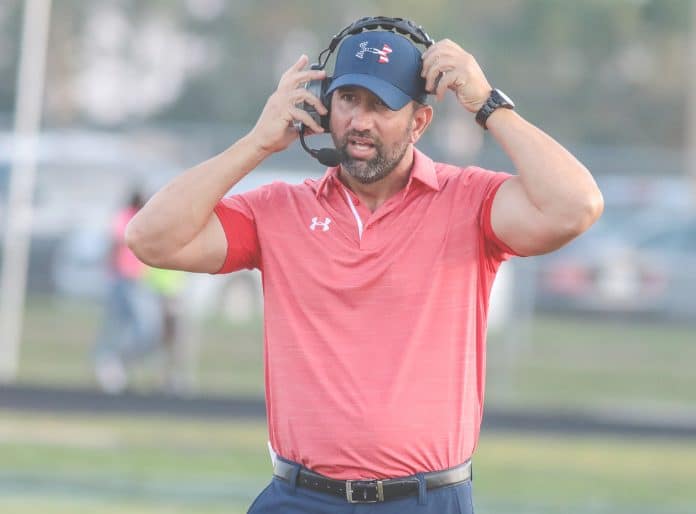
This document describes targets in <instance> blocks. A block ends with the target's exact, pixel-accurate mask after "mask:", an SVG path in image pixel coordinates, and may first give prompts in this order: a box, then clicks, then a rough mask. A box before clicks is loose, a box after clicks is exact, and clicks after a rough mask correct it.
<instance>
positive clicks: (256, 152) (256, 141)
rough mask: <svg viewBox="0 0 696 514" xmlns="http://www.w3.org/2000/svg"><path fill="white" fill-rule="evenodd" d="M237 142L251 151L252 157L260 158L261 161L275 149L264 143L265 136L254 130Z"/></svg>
mask: <svg viewBox="0 0 696 514" xmlns="http://www.w3.org/2000/svg"><path fill="white" fill-rule="evenodd" d="M237 143H238V144H241V145H242V146H244V148H246V149H247V151H248V152H250V154H251V157H252V158H255V159H258V161H259V162H261V161H262V160H264V159H265V158H266V157H268V156H269V155H271V154H272V153H273V150H271V149H270V148H269V147H268V146H267V145H266V144H265V143H264V138H263V137H261V136H260V135H258V134H257V133H256V132H255V131H254V130H252V131H251V132H249V133H248V134H247V135H245V136H244V137H242V138H241V139H240V140H239V141H238V142H237Z"/></svg>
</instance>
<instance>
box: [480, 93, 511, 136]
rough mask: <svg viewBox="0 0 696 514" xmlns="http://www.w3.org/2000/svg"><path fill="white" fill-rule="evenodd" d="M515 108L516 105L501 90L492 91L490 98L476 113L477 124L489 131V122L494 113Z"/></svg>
mask: <svg viewBox="0 0 696 514" xmlns="http://www.w3.org/2000/svg"><path fill="white" fill-rule="evenodd" d="M514 108H515V103H514V102H513V101H512V100H511V99H510V98H509V97H508V96H507V95H506V94H505V93H503V92H502V91H501V90H500V89H492V90H491V92H490V94H489V95H488V98H487V99H486V101H485V102H484V103H483V105H482V106H481V107H480V108H479V110H478V111H477V112H476V123H478V124H479V125H481V127H483V129H484V130H485V129H487V128H488V126H487V121H488V118H489V117H490V116H492V115H493V113H495V112H497V111H500V110H512V109H514Z"/></svg>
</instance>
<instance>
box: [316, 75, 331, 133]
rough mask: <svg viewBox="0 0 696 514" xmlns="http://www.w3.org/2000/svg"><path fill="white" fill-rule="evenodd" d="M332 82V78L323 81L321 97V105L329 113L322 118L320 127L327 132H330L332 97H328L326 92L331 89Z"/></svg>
mask: <svg viewBox="0 0 696 514" xmlns="http://www.w3.org/2000/svg"><path fill="white" fill-rule="evenodd" d="M331 80H332V77H326V78H325V79H324V80H322V81H321V96H320V97H319V99H320V100H321V103H322V104H323V105H324V107H326V110H327V111H329V112H327V113H326V114H325V115H323V116H322V117H321V123H320V125H321V126H322V128H323V129H324V130H325V131H326V132H330V128H329V117H330V116H331V95H327V94H326V91H327V90H328V89H329V86H330V85H331Z"/></svg>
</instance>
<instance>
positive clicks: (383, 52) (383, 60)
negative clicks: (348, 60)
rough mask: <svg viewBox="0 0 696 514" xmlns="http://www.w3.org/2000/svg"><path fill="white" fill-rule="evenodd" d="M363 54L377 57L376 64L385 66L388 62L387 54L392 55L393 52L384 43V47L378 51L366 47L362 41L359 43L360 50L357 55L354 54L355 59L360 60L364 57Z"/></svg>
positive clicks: (365, 42) (365, 43) (377, 49)
mask: <svg viewBox="0 0 696 514" xmlns="http://www.w3.org/2000/svg"><path fill="white" fill-rule="evenodd" d="M365 52H368V53H371V54H376V55H378V56H379V58H378V59H377V62H378V63H380V64H385V63H388V62H389V54H390V53H392V52H393V50H392V49H391V47H390V46H389V45H388V44H386V43H384V46H382V49H381V50H380V49H379V48H370V47H368V46H367V41H363V42H362V43H360V50H359V51H358V53H357V54H355V57H357V58H358V59H362V58H363V57H364V56H365Z"/></svg>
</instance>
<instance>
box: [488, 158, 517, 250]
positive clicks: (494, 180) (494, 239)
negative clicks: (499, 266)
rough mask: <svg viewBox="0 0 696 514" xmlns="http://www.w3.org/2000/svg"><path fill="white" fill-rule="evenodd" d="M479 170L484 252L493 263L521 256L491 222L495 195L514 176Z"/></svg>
mask: <svg viewBox="0 0 696 514" xmlns="http://www.w3.org/2000/svg"><path fill="white" fill-rule="evenodd" d="M478 172H479V180H481V186H482V195H481V196H482V202H481V209H480V211H479V220H478V223H479V228H480V238H481V249H482V253H483V255H484V256H485V257H486V259H487V260H489V262H491V263H500V262H503V261H506V260H508V259H509V258H510V257H520V254H518V253H517V252H515V251H514V250H513V249H512V248H510V247H509V246H508V245H506V244H505V243H504V242H503V241H502V240H501V239H500V238H499V237H498V235H497V234H496V233H495V231H494V230H493V225H492V224H491V211H492V208H493V200H494V199H495V195H496V193H497V192H498V189H500V186H501V185H503V182H505V181H506V180H508V179H510V178H512V175H510V174H509V173H502V172H494V171H489V170H483V169H479V170H478Z"/></svg>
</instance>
